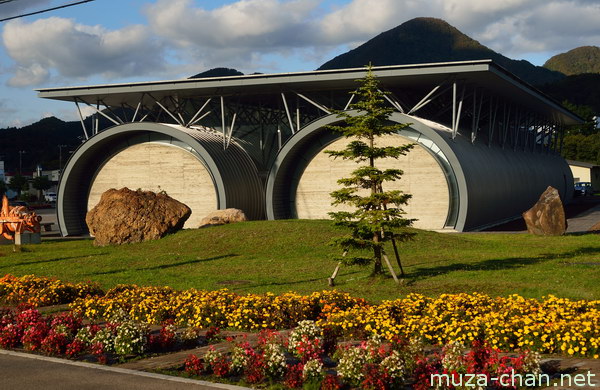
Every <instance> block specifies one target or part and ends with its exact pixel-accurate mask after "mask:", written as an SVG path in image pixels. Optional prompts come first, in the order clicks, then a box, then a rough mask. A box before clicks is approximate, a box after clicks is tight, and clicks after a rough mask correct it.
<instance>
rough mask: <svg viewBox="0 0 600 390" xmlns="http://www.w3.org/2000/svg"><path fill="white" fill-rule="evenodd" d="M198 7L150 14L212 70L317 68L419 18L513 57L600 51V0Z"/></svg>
mask: <svg viewBox="0 0 600 390" xmlns="http://www.w3.org/2000/svg"><path fill="white" fill-rule="evenodd" d="M196 4H201V3H195V2H193V1H192V0H172V1H169V0H158V1H157V2H156V3H154V4H152V5H149V6H147V7H146V15H147V17H148V20H149V24H150V27H151V29H152V30H153V31H154V32H155V33H156V34H157V35H159V36H161V37H164V38H165V39H166V40H167V41H169V42H170V44H171V45H173V47H177V48H180V49H181V51H180V53H183V54H181V58H182V59H183V60H184V61H188V62H192V63H196V64H198V63H200V64H206V65H207V67H209V66H211V65H212V66H217V65H219V66H233V67H242V68H244V67H245V68H246V69H247V68H249V67H251V66H252V65H255V66H256V65H259V66H260V65H263V66H265V65H266V66H268V59H267V55H269V56H271V57H273V56H274V55H275V56H280V57H281V58H283V59H284V58H285V57H286V56H298V57H300V58H310V59H312V61H313V62H314V63H315V64H319V63H321V62H325V61H326V60H328V59H329V58H328V57H327V58H326V57H325V56H326V55H329V54H330V52H331V49H332V48H333V47H337V46H340V45H341V46H342V48H340V49H339V50H340V52H342V51H344V50H345V49H344V47H345V48H346V49H347V48H350V47H353V46H356V45H358V44H360V43H363V42H365V41H366V40H368V39H370V38H373V37H374V36H375V35H377V34H379V33H381V32H383V31H386V30H389V29H391V28H393V27H396V26H397V25H399V24H401V23H403V22H405V21H407V20H410V19H412V18H415V17H419V16H428V17H437V18H442V19H444V20H446V21H447V22H449V23H450V24H452V25H454V26H455V27H456V28H458V29H459V30H461V31H462V32H464V33H465V34H467V35H469V36H471V37H472V38H474V39H476V40H478V41H480V42H481V43H482V44H484V45H487V46H489V47H490V48H492V49H494V50H497V51H500V52H501V53H502V54H505V55H508V56H512V57H514V58H521V56H522V55H524V54H531V53H536V52H552V51H560V50H568V49H571V48H574V47H576V46H580V45H583V44H596V45H597V44H598V41H599V40H598V37H599V36H600V23H598V22H597V21H598V20H600V4H599V3H598V2H597V0H494V1H482V0H377V1H375V0H351V1H349V2H348V3H347V4H344V5H341V6H339V5H338V6H328V4H329V3H328V2H326V1H317V0H306V1H302V0H239V1H234V2H230V3H229V4H228V5H225V6H222V7H220V8H216V9H212V10H209V9H205V8H202V6H201V5H196ZM594 42H595V43H594ZM271 59H272V58H271ZM280 70H283V71H284V70H286V69H280Z"/></svg>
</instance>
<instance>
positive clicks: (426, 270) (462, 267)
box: [405, 247, 600, 283]
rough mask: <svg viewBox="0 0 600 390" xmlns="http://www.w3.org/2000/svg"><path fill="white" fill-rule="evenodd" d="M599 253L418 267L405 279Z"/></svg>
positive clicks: (589, 250) (596, 249) (588, 250)
mask: <svg viewBox="0 0 600 390" xmlns="http://www.w3.org/2000/svg"><path fill="white" fill-rule="evenodd" d="M598 253H600V247H586V248H579V249H577V250H575V251H571V252H566V253H548V254H541V255H539V256H537V257H525V258H524V257H511V258H507V259H489V260H484V261H480V262H477V263H453V264H448V265H443V266H438V267H420V268H417V269H415V270H410V268H411V267H406V268H409V271H408V272H407V273H406V275H405V278H406V279H408V280H409V281H410V282H411V283H412V282H415V281H416V280H422V279H427V278H430V277H434V276H439V275H445V274H449V273H451V272H455V271H500V270H511V269H518V268H523V267H527V266H529V265H533V264H538V263H543V262H547V261H551V260H556V259H570V258H573V257H575V256H581V255H584V256H585V255H596V254H598Z"/></svg>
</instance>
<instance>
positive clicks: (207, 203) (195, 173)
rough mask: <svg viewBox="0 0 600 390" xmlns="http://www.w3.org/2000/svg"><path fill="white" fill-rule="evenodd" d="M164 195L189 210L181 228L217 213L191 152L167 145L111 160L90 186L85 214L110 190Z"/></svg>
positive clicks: (134, 148)
mask: <svg viewBox="0 0 600 390" xmlns="http://www.w3.org/2000/svg"><path fill="white" fill-rule="evenodd" d="M123 187H127V188H130V189H133V190H135V189H138V188H139V189H142V190H144V191H153V192H161V191H164V192H166V193H167V195H169V196H170V197H172V198H173V199H176V200H178V201H180V202H182V203H184V204H186V205H187V206H188V207H189V208H190V209H191V210H192V215H190V217H189V218H188V220H187V221H186V223H185V225H184V228H186V229H190V228H197V227H198V226H199V225H200V220H201V219H202V218H203V217H204V216H206V215H207V214H209V213H210V212H213V211H215V210H217V208H218V202H217V193H216V191H215V187H214V184H213V180H212V177H211V175H210V172H208V170H207V169H206V167H205V166H204V165H203V164H202V162H201V161H200V160H199V159H198V158H197V157H196V156H195V155H194V154H193V153H191V152H189V151H188V150H185V149H183V148H181V147H179V146H176V145H173V144H171V143H168V142H165V141H163V142H159V141H154V142H143V143H140V144H136V145H131V146H129V147H127V148H125V149H123V150H122V151H120V152H118V153H117V154H115V155H114V156H112V157H110V158H109V159H108V160H107V161H106V162H105V163H104V164H103V165H102V166H101V167H100V168H99V170H98V171H97V172H96V175H95V177H94V179H93V180H92V183H91V186H90V192H89V196H88V205H87V210H88V211H89V210H91V209H92V208H93V207H94V206H96V204H98V202H99V201H100V197H101V196H102V194H103V193H104V192H105V191H107V190H109V189H111V188H123Z"/></svg>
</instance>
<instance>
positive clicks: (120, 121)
mask: <svg viewBox="0 0 600 390" xmlns="http://www.w3.org/2000/svg"><path fill="white" fill-rule="evenodd" d="M98 102H100V103H102V105H103V106H104V107H106V109H107V110H108V112H110V113H111V114H112V115H113V116H114V117H115V118H116V119H117V121H119V123H118V124H121V125H122V124H125V122H124V121H123V119H121V117H120V116H118V115H117V114H115V112H114V111H113V110H112V109H111V108H110V107H109V106H108V104H106V103H104V101H102V100H99V101H98ZM88 106H89V104H88ZM90 107H92V106H90ZM97 111H98V112H102V111H100V107H98V109H97Z"/></svg>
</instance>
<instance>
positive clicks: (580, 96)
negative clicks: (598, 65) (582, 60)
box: [540, 73, 600, 114]
mask: <svg viewBox="0 0 600 390" xmlns="http://www.w3.org/2000/svg"><path fill="white" fill-rule="evenodd" d="M540 89H541V90H542V91H543V92H545V93H546V94H548V95H550V96H552V97H553V98H554V99H556V100H558V101H559V102H562V101H564V100H568V101H569V102H570V103H572V104H575V105H578V106H588V107H590V108H591V109H592V111H593V112H594V113H596V114H600V73H585V74H576V75H572V76H567V77H565V78H564V79H562V80H559V81H557V82H555V83H552V84H546V85H544V86H542V87H540Z"/></svg>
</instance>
